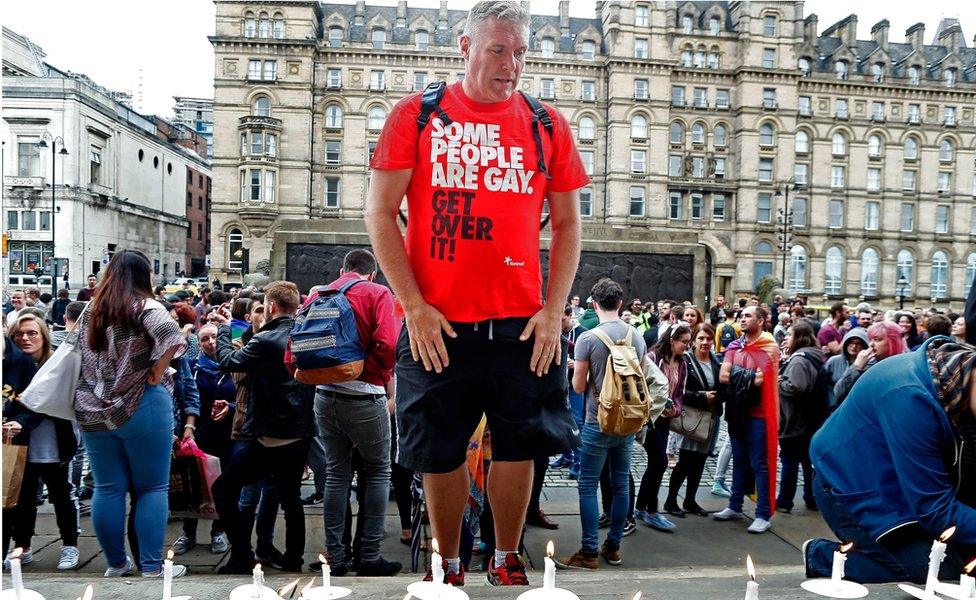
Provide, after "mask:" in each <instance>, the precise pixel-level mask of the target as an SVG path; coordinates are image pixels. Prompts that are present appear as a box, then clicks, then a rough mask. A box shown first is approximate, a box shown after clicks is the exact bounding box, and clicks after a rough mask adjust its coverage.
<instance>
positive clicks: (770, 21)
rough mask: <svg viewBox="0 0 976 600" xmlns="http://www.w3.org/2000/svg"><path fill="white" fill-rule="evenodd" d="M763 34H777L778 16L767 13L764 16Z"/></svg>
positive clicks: (772, 35)
mask: <svg viewBox="0 0 976 600" xmlns="http://www.w3.org/2000/svg"><path fill="white" fill-rule="evenodd" d="M763 35H764V36H766V37H775V36H776V16H775V15H766V16H765V17H763Z"/></svg>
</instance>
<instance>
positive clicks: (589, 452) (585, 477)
mask: <svg viewBox="0 0 976 600" xmlns="http://www.w3.org/2000/svg"><path fill="white" fill-rule="evenodd" d="M581 438H582V445H581V446H580V447H579V453H580V478H579V505H580V521H581V523H582V526H583V535H582V548H583V550H584V551H585V552H597V551H598V546H599V543H600V529H599V520H600V507H599V504H598V502H597V487H598V486H599V484H600V472H601V471H602V470H603V464H604V463H605V462H607V460H609V461H610V483H611V486H612V487H613V505H612V507H611V510H610V533H608V534H607V542H608V543H609V544H610V545H611V546H613V547H615V548H619V547H620V539H621V538H622V537H623V535H624V525H625V524H626V523H627V516H628V515H627V508H628V506H629V505H630V456H631V453H632V452H633V447H634V436H633V435H627V436H620V435H608V434H605V433H603V432H602V431H600V426H599V425H598V424H596V423H585V424H584V425H583V428H582V433H581Z"/></svg>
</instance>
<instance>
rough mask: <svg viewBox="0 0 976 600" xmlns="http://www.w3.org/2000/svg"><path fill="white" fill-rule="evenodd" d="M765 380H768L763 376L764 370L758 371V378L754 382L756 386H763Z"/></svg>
mask: <svg viewBox="0 0 976 600" xmlns="http://www.w3.org/2000/svg"><path fill="white" fill-rule="evenodd" d="M765 379H766V378H765V377H764V376H763V372H762V369H756V376H755V377H754V378H753V380H752V382H753V383H754V384H755V385H762V384H763V381H765Z"/></svg>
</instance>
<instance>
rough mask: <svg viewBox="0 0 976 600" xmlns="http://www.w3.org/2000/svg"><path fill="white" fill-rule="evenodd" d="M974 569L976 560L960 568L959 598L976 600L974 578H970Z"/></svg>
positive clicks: (975, 582)
mask: <svg viewBox="0 0 976 600" xmlns="http://www.w3.org/2000/svg"><path fill="white" fill-rule="evenodd" d="M974 569H976V558H974V559H973V560H972V561H970V563H969V564H968V565H966V566H965V567H963V568H962V571H963V572H962V575H960V576H959V592H960V593H959V597H960V598H976V578H974V577H973V576H972V572H973V570H974Z"/></svg>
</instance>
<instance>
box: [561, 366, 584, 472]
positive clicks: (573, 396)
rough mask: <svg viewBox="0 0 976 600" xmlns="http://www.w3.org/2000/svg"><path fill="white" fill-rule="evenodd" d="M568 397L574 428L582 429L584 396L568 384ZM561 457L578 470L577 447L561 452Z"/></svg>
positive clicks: (578, 455) (578, 457)
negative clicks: (570, 462)
mask: <svg viewBox="0 0 976 600" xmlns="http://www.w3.org/2000/svg"><path fill="white" fill-rule="evenodd" d="M570 379H572V373H570ZM568 398H569V410H570V411H571V412H572V413H573V420H574V421H576V428H577V429H579V430H581V431H582V429H583V418H584V417H585V415H584V414H583V408H584V402H585V398H584V396H583V394H581V393H579V392H577V391H576V390H574V389H573V388H572V386H570V388H569V393H568ZM562 457H563V459H565V460H570V461H572V463H573V465H572V468H574V469H576V470H579V466H580V454H579V448H572V449H570V450H567V451H565V452H563V456H562Z"/></svg>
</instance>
